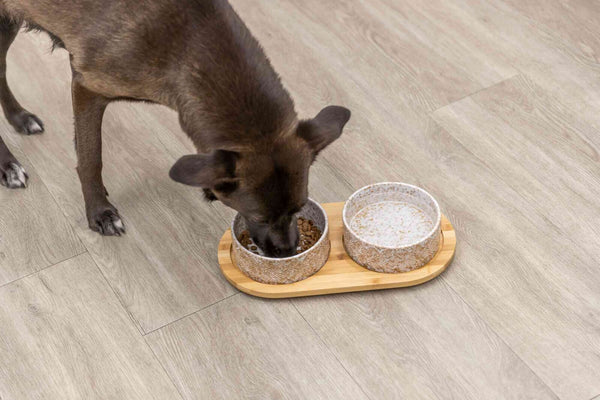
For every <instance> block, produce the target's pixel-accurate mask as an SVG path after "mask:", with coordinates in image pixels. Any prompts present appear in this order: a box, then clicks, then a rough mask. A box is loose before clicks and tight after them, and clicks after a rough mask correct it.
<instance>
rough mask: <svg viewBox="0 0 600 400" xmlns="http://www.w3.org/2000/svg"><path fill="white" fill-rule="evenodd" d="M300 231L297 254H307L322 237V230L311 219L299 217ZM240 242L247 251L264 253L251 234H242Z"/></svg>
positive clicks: (246, 232) (244, 232) (245, 232)
mask: <svg viewBox="0 0 600 400" xmlns="http://www.w3.org/2000/svg"><path fill="white" fill-rule="evenodd" d="M297 222H298V230H299V231H300V239H299V240H298V247H297V249H296V254H300V253H303V252H305V251H306V250H308V249H310V248H311V247H313V246H314V244H315V243H317V241H318V240H319V238H320V237H321V234H322V232H321V230H320V229H319V228H318V227H317V226H316V225H315V224H314V222H312V221H311V220H309V219H306V218H302V217H298V221H297ZM238 239H239V241H240V243H241V244H242V246H244V247H245V248H246V249H248V250H250V251H251V252H253V253H254V254H260V255H263V254H262V251H261V250H260V249H259V248H258V246H256V244H254V242H253V241H252V238H251V237H250V232H248V231H243V232H242V233H240V236H239V238H238Z"/></svg>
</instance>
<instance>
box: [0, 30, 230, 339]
mask: <svg viewBox="0 0 600 400" xmlns="http://www.w3.org/2000/svg"><path fill="white" fill-rule="evenodd" d="M48 49H49V42H48V39H47V37H45V36H41V35H35V34H23V35H20V36H19V37H17V40H16V42H15V44H14V45H13V47H12V48H11V52H10V54H9V55H10V57H9V61H10V62H9V80H10V82H11V83H12V86H13V89H14V91H15V93H16V95H17V96H19V97H20V98H22V99H24V101H23V103H24V104H26V105H27V106H28V107H30V108H32V109H33V110H36V111H37V110H40V111H38V114H39V116H40V118H42V119H43V120H44V121H45V123H46V133H45V134H44V135H42V136H40V137H38V138H37V139H38V140H28V141H27V142H23V143H22V148H23V152H24V153H25V154H26V155H27V157H28V158H29V160H31V163H32V164H33V165H34V166H35V168H36V170H37V171H38V173H39V177H40V178H41V179H42V180H43V181H44V182H45V183H46V185H47V186H48V188H49V190H50V192H52V194H53V195H54V197H55V198H56V199H57V201H58V203H59V205H60V206H61V208H62V210H63V211H64V213H65V214H66V216H67V218H68V221H69V222H70V223H72V224H73V227H74V228H75V230H76V232H77V234H78V235H79V237H80V238H81V240H82V241H83V243H84V245H85V246H86V247H87V249H88V250H89V252H90V254H91V255H92V257H93V258H94V260H95V261H96V262H97V264H98V265H99V266H100V268H101V269H102V271H103V273H104V274H105V275H106V276H107V278H108V279H109V282H110V284H111V286H112V287H113V288H114V289H115V291H116V292H117V294H118V296H119V298H120V300H121V301H122V303H123V304H124V305H125V306H126V307H127V309H128V311H129V312H130V314H131V315H132V316H133V318H134V319H135V321H136V322H137V324H138V325H139V328H140V330H142V331H143V332H149V331H151V330H154V329H156V328H159V327H161V326H163V325H165V324H167V323H169V322H172V321H174V320H176V319H178V318H181V317H182V316H184V315H187V314H190V313H192V312H194V311H197V310H199V309H201V308H203V307H205V306H207V305H210V304H212V303H214V302H216V301H219V300H221V299H223V298H225V297H227V296H229V295H230V294H232V293H235V290H234V289H233V288H231V286H230V285H229V284H228V283H227V282H226V280H225V279H224V278H223V277H222V276H221V275H220V273H219V272H218V271H219V269H218V264H217V257H216V245H217V243H218V240H219V238H220V237H221V235H222V233H223V231H224V230H225V229H226V228H227V226H228V222H229V219H228V218H225V217H224V215H230V214H225V213H224V212H223V210H224V207H223V206H220V205H218V204H208V203H207V202H205V201H204V199H203V196H202V193H201V191H200V190H199V189H197V188H190V187H185V186H183V185H180V184H177V183H175V182H173V181H172V180H171V179H170V178H169V177H168V171H169V169H170V167H171V166H172V164H173V163H174V162H175V161H176V157H180V156H182V155H183V154H186V153H187V154H189V153H190V152H192V151H191V150H184V149H182V147H184V145H183V143H182V142H181V141H180V140H181V137H171V136H168V135H161V134H160V133H161V130H162V129H163V127H162V125H161V123H160V120H158V119H156V118H148V117H147V114H152V112H153V110H156V109H157V108H158V107H157V106H154V107H147V106H146V107H144V105H142V104H136V105H132V104H127V103H116V104H113V105H110V106H109V108H108V110H107V112H106V115H105V117H104V124H103V139H104V143H103V147H104V148H103V156H104V157H103V158H104V170H103V175H104V182H105V185H106V187H107V189H108V192H109V200H110V201H111V202H113V204H114V205H115V206H116V207H117V208H118V209H119V211H120V214H121V216H122V217H123V220H124V223H125V225H126V228H127V234H126V235H125V236H123V237H120V238H114V237H101V236H99V235H98V234H97V233H95V232H92V231H90V230H89V228H88V226H87V221H86V219H85V212H84V203H83V197H82V195H81V189H80V184H79V180H78V178H77V174H76V171H75V166H76V164H77V162H76V157H75V153H74V150H73V141H72V127H73V123H72V112H71V101H70V71H69V67H68V55H67V54H66V53H65V52H64V51H60V50H58V51H56V52H55V53H53V54H52V55H51V56H49V55H48V54H47V53H48ZM32 59H34V60H37V61H36V62H32ZM48 77H51V78H50V79H48ZM171 114H172V113H171ZM171 114H169V113H168V112H167V113H165V114H163V115H165V119H166V121H167V122H166V123H167V124H171V123H172V122H173V117H175V116H174V115H171ZM168 140H170V141H171V142H167V141H168ZM188 146H189V144H188ZM174 149H177V152H178V153H179V154H174V153H176V151H175V150H174Z"/></svg>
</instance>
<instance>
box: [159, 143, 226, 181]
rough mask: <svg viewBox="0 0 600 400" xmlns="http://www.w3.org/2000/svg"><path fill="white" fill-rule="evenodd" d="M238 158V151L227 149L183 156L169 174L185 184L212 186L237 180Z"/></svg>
mask: <svg viewBox="0 0 600 400" xmlns="http://www.w3.org/2000/svg"><path fill="white" fill-rule="evenodd" d="M236 158H237V153H235V152H232V151H225V150H216V151H213V152H212V153H210V154H191V155H188V156H183V157H181V158H180V159H179V160H177V162H176V163H175V164H173V166H172V167H171V170H170V171H169V176H170V177H171V179H173V180H174V181H175V182H179V183H183V184H185V185H190V186H200V187H203V188H212V187H215V186H217V185H219V184H224V183H227V182H233V181H234V180H235V162H236Z"/></svg>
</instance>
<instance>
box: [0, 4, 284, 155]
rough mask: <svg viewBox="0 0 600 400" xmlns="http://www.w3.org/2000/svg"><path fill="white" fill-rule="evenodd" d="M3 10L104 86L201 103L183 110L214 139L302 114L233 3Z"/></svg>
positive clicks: (273, 127) (107, 91) (118, 92)
mask: <svg viewBox="0 0 600 400" xmlns="http://www.w3.org/2000/svg"><path fill="white" fill-rule="evenodd" d="M66 3H68V7H65V4H66ZM2 13H4V14H5V15H8V16H10V17H11V18H14V19H17V20H19V21H24V22H25V23H26V24H29V25H30V26H32V27H34V28H36V29H40V30H44V31H47V32H48V33H49V34H50V35H51V36H52V37H53V38H54V40H55V42H56V43H58V44H59V45H64V47H65V48H66V49H67V50H68V52H69V53H70V54H71V56H72V65H73V68H74V70H75V71H77V72H79V73H81V74H84V75H85V85H86V87H88V88H90V89H92V90H94V91H95V92H97V93H101V94H103V95H105V96H107V97H114V98H118V97H124V96H125V97H130V98H132V99H140V100H149V101H155V102H158V103H161V104H166V105H168V106H170V107H172V108H175V109H178V110H180V108H181V105H182V104H184V105H185V104H187V105H188V106H189V107H190V108H194V110H195V112H194V113H193V114H196V116H193V115H192V114H191V113H190V114H189V115H188V116H187V117H186V116H185V110H184V113H183V114H182V116H183V117H184V118H183V120H182V123H184V124H187V125H190V126H189V128H190V130H189V131H191V132H193V131H194V130H200V129H201V130H203V131H204V133H203V134H204V135H208V139H209V140H210V134H211V131H214V132H215V135H214V140H220V141H223V142H224V143H226V142H235V144H236V146H243V145H245V144H244V143H243V142H244V137H240V133H241V132H242V131H243V132H245V133H248V132H249V129H248V128H249V127H253V126H254V127H255V131H256V132H259V131H260V132H261V134H265V133H275V132H277V131H278V130H281V125H285V124H289V123H291V120H292V119H293V118H294V117H295V115H294V111H293V103H292V101H291V99H290V97H289V95H288V94H287V92H286V91H285V89H284V88H283V86H282V85H281V83H280V81H279V77H278V76H277V74H276V73H275V72H274V70H273V69H272V67H271V65H270V63H269V61H268V60H267V58H266V56H265V55H264V53H263V51H262V48H261V47H260V45H259V44H258V43H257V42H256V40H255V39H254V38H253V37H252V35H251V34H250V33H249V32H248V30H247V29H246V27H245V25H244V23H243V22H242V21H241V20H240V19H239V17H238V16H237V15H236V14H235V12H234V11H233V10H232V9H231V6H230V5H229V4H228V3H227V1H223V0H207V1H195V0H145V1H140V0H111V1H95V0H71V1H69V2H65V1H59V0H3V1H2V0H0V14H2ZM198 110H202V111H203V113H202V114H203V118H202V119H198V118H197V114H198V112H197V111H198ZM180 111H181V110H180ZM211 116H214V117H215V119H213V120H210V119H211ZM192 125H193V126H192ZM224 125H226V126H224ZM217 131H218V132H219V134H218V135H216V132H217ZM250 131H251V130H250ZM222 132H230V133H231V137H230V138H225V137H222V135H221V133H222ZM217 136H219V137H218V138H217ZM206 139H207V137H204V138H203V140H206ZM256 139H257V138H247V140H246V143H252V142H253V141H254V140H256ZM240 140H241V141H240ZM194 142H196V141H194ZM230 144H232V143H230Z"/></svg>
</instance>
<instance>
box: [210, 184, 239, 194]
mask: <svg viewBox="0 0 600 400" xmlns="http://www.w3.org/2000/svg"><path fill="white" fill-rule="evenodd" d="M237 187H238V183H237V182H223V183H218V184H216V185H215V187H214V189H215V190H216V191H217V192H220V193H223V194H228V193H231V192H233V191H234V190H236V189H237Z"/></svg>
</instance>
